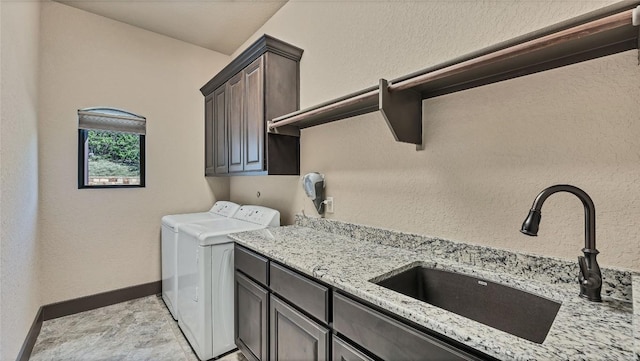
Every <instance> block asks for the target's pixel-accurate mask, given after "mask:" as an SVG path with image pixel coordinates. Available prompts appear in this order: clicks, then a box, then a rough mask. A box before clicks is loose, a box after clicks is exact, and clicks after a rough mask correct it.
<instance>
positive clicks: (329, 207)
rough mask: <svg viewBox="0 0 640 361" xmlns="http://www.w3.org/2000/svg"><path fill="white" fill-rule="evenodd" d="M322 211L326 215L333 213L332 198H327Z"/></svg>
mask: <svg viewBox="0 0 640 361" xmlns="http://www.w3.org/2000/svg"><path fill="white" fill-rule="evenodd" d="M325 202H326V203H325V205H324V210H325V212H327V213H333V197H327V199H326V200H325Z"/></svg>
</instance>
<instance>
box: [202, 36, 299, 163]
mask: <svg viewBox="0 0 640 361" xmlns="http://www.w3.org/2000/svg"><path fill="white" fill-rule="evenodd" d="M301 57H302V49H299V48H297V47H295V46H293V45H290V44H287V43H285V42H283V41H280V40H278V39H276V38H273V37H271V36H269V35H263V36H262V37H261V38H260V39H258V40H257V41H256V42H255V43H253V44H252V45H251V46H249V47H248V48H247V49H246V50H245V51H244V52H242V53H241V54H240V55H239V56H238V57H237V58H235V59H234V60H233V61H232V62H231V63H230V64H229V65H227V66H226V67H225V68H224V69H222V71H220V73H218V74H217V75H216V76H214V77H213V78H212V79H211V80H210V81H209V82H207V84H205V85H204V86H203V87H202V88H201V89H200V91H201V92H202V94H203V95H204V97H205V137H204V138H205V175H206V176H232V175H299V174H300V138H299V130H298V129H297V128H293V127H292V128H289V129H279V130H278V131H277V132H271V133H270V132H268V131H267V121H269V120H271V119H273V118H276V117H278V116H281V115H283V114H287V113H291V112H294V111H296V110H298V109H299V106H300V67H299V62H300V58H301Z"/></svg>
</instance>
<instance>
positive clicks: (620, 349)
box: [231, 217, 640, 360]
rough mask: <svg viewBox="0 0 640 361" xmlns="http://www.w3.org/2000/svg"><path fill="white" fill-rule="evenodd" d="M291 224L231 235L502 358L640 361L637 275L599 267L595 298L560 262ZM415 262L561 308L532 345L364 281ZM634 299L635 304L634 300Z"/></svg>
mask: <svg viewBox="0 0 640 361" xmlns="http://www.w3.org/2000/svg"><path fill="white" fill-rule="evenodd" d="M297 222H298V224H299V225H296V226H289V227H280V228H272V229H266V230H259V231H252V232H244V233H237V234H234V235H232V236H231V238H233V239H234V240H235V241H237V242H238V243H239V244H241V245H243V246H246V247H248V248H250V249H253V250H255V251H257V252H260V253H262V254H265V255H267V256H268V257H270V258H272V259H274V260H276V261H279V262H281V263H283V264H285V265H288V266H290V267H292V268H294V269H296V270H298V271H300V272H302V273H305V274H307V275H310V276H313V277H316V278H319V279H322V280H323V281H324V282H326V283H328V284H331V285H333V286H335V287H336V288H338V289H341V290H344V291H346V292H348V293H351V294H353V295H355V296H357V297H360V298H362V299H364V300H367V301H369V302H371V303H373V304H376V305H378V306H380V307H382V308H384V309H387V310H389V311H390V312H393V313H396V314H398V315H400V316H402V317H404V318H406V319H409V320H412V321H414V322H416V323H418V324H420V325H423V326H425V327H426V328H429V329H431V330H434V331H436V332H438V333H441V334H443V335H446V336H447V337H450V338H452V339H454V340H457V341H459V342H461V343H463V344H466V345H468V346H470V347H473V348H475V349H477V350H479V351H481V352H484V353H486V354H488V355H491V356H494V357H497V358H499V359H502V360H638V359H640V356H639V355H640V350H639V348H640V339H639V336H638V335H639V334H640V332H635V335H634V325H633V321H634V318H635V321H636V328H638V327H637V326H638V322H640V314H638V313H637V311H636V315H635V316H634V314H633V307H632V306H633V303H632V293H631V289H632V282H633V283H635V285H636V287H640V279H639V277H638V276H637V275H635V274H633V275H632V274H631V273H630V272H625V271H620V270H609V269H606V270H603V275H604V278H605V279H606V284H605V285H604V287H603V288H604V289H605V291H604V292H603V298H604V302H602V303H593V302H589V301H586V300H584V299H582V298H580V297H578V289H579V287H578V285H577V283H576V281H575V280H576V279H577V277H576V273H577V264H573V263H571V262H567V261H564V260H558V259H550V258H545V257H535V256H528V255H522V254H516V253H511V252H506V251H502V250H495V249H491V248H484V247H479V246H471V245H466V244H463V243H456V242H451V241H446V240H442V239H438V238H429V237H423V236H418V235H412V234H405V233H399V232H393V231H387V230H379V229H375V228H372V227H365V226H358V225H352V224H347V223H342V222H336V221H329V220H323V219H310V218H302V217H299V218H298V220H297ZM576 263H577V262H576ZM413 264H423V265H425V266H428V267H433V268H438V269H444V270H449V271H454V272H461V273H465V274H470V275H474V276H477V277H480V278H483V279H486V280H490V281H495V282H500V283H502V284H506V285H509V286H513V287H516V288H520V289H523V290H526V291H530V292H533V293H536V294H538V295H540V296H544V297H547V298H550V299H553V300H555V301H558V302H561V303H562V306H561V307H560V311H559V312H558V315H557V316H556V319H555V321H554V323H553V325H552V327H551V330H550V331H549V334H548V335H547V338H546V339H545V341H544V342H543V343H542V344H536V343H533V342H530V341H527V340H524V339H521V338H519V337H516V336H512V335H510V334H507V333H505V332H502V331H499V330H497V329H494V328H491V327H489V326H485V325H483V324H480V323H477V322H475V321H471V320H469V319H466V318H464V317H462V316H458V315H456V314H454V313H451V312H448V311H445V310H443V309H440V308H437V307H434V306H431V305H429V304H426V303H424V302H421V301H417V300H415V299H413V298H410V297H407V296H404V295H402V294H399V293H396V292H394V291H391V290H388V289H386V288H383V287H380V286H378V285H375V284H374V283H371V282H369V281H370V280H377V279H381V278H384V277H388V275H389V274H392V273H393V272H394V271H397V270H398V269H399V268H407V267H408V266H409V265H413ZM382 276H384V277H382ZM632 276H633V277H632ZM632 278H633V281H632ZM635 298H636V299H635V300H634V301H635V304H636V307H635V309H636V310H638V307H639V306H638V303H640V301H639V300H638V298H639V297H635ZM638 331H640V330H638ZM634 343H635V346H634ZM634 350H635V351H634Z"/></svg>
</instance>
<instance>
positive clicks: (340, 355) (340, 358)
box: [331, 335, 374, 361]
mask: <svg viewBox="0 0 640 361" xmlns="http://www.w3.org/2000/svg"><path fill="white" fill-rule="evenodd" d="M331 359H332V360H333V361H374V360H373V359H372V358H371V357H369V356H367V355H365V354H363V353H362V352H360V351H358V350H356V349H355V348H354V347H353V346H351V345H349V344H348V343H346V342H345V341H342V340H341V339H339V338H338V337H336V335H333V357H332V358H331Z"/></svg>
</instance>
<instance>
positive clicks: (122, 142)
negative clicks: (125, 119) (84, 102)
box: [87, 130, 140, 177]
mask: <svg viewBox="0 0 640 361" xmlns="http://www.w3.org/2000/svg"><path fill="white" fill-rule="evenodd" d="M87 133H88V134H87V136H88V137H87V138H88V139H87V140H88V148H89V154H88V161H89V176H94V177H95V176H105V177H107V176H111V177H116V176H119V177H136V176H140V135H138V134H130V133H121V132H112V131H101V130H89V131H88V132H87Z"/></svg>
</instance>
